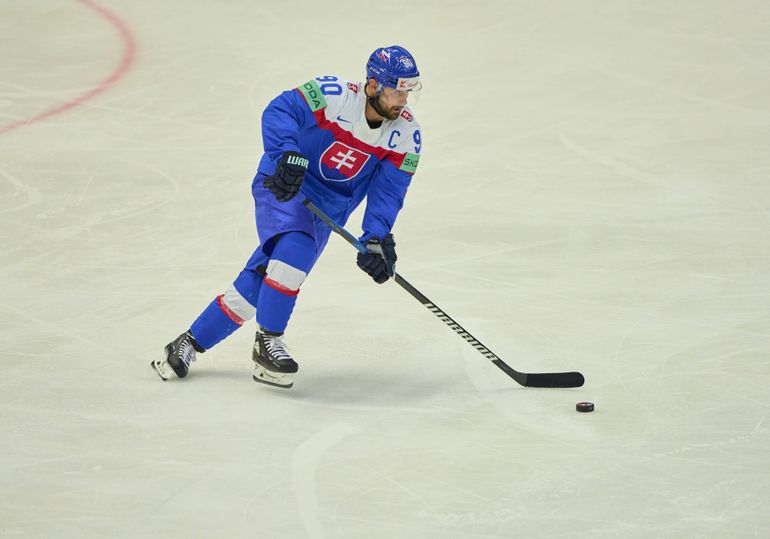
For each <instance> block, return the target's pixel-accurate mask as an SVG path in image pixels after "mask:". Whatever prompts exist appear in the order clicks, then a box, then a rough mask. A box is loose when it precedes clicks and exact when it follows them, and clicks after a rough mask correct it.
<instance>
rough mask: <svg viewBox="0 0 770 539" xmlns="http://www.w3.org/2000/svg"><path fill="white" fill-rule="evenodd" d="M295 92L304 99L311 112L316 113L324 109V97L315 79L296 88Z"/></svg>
mask: <svg viewBox="0 0 770 539" xmlns="http://www.w3.org/2000/svg"><path fill="white" fill-rule="evenodd" d="M297 90H299V93H301V94H302V95H303V96H304V97H305V101H307V104H308V106H309V107H310V110H311V111H313V112H316V111H318V110H321V109H325V108H326V105H327V103H326V97H324V95H323V93H322V92H321V87H320V86H319V84H318V82H316V80H315V79H310V80H309V81H307V82H306V83H305V84H302V85H300V86H298V87H297Z"/></svg>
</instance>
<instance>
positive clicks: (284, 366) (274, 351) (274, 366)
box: [252, 329, 299, 388]
mask: <svg viewBox="0 0 770 539" xmlns="http://www.w3.org/2000/svg"><path fill="white" fill-rule="evenodd" d="M252 359H253V360H254V376H253V378H254V381H256V382H261V383H263V384H269V385H271V386H277V387H284V388H290V387H291V386H293V385H294V375H296V374H297V370H298V369H299V366H298V365H297V363H296V362H295V361H294V360H293V359H292V357H291V356H290V355H289V353H288V352H287V351H286V344H284V342H283V333H281V334H279V335H276V334H271V333H270V332H268V331H265V330H264V329H260V330H259V331H257V339H256V341H255V342H254V352H253V354H252Z"/></svg>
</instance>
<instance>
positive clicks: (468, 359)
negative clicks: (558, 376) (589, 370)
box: [458, 319, 598, 441]
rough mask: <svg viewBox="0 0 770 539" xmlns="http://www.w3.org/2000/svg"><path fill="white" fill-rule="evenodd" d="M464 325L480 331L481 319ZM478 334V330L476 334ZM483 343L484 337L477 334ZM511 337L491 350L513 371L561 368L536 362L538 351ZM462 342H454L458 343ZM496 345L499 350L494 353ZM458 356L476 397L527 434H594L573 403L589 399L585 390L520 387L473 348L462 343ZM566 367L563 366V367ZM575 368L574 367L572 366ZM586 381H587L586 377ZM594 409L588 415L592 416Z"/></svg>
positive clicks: (591, 437) (582, 436)
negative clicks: (518, 342)
mask: <svg viewBox="0 0 770 539" xmlns="http://www.w3.org/2000/svg"><path fill="white" fill-rule="evenodd" d="M467 322H468V326H469V327H473V328H476V329H477V330H479V332H481V330H483V325H484V324H483V321H481V320H478V319H476V320H474V319H468V321H467ZM480 334H481V333H480ZM479 338H480V339H481V340H482V342H484V343H485V344H486V343H487V341H488V340H490V339H486V338H485V337H479ZM514 339H515V337H512V336H509V337H508V340H507V341H506V342H505V343H504V344H505V346H504V347H502V348H500V347H499V346H498V347H497V348H495V345H494V344H491V345H490V346H492V350H495V351H496V352H495V353H497V354H501V355H500V357H501V358H503V361H506V362H507V363H508V364H509V365H511V366H512V367H513V368H515V369H517V370H522V371H526V372H546V371H550V370H559V369H562V368H563V367H562V366H559V367H553V366H547V365H546V364H545V363H543V365H542V367H536V366H535V365H538V353H537V352H536V351H534V350H530V349H527V348H526V347H523V346H517V345H516V343H515V342H512V341H513V340H514ZM461 344H462V343H460V344H458V346H460V345H461ZM498 348H500V351H499V352H498V351H497V350H498ZM460 352H461V357H462V359H463V361H464V362H465V374H466V376H467V377H468V380H469V381H470V382H471V384H472V385H473V387H474V388H475V389H476V390H477V391H478V396H479V398H481V399H482V400H483V401H485V402H486V403H487V404H489V405H490V406H491V407H492V408H494V409H495V410H496V411H497V412H498V413H499V414H500V415H501V416H503V417H505V418H506V419H507V420H508V421H509V422H510V423H513V424H515V425H517V426H518V427H520V428H521V429H522V430H525V431H528V432H530V433H535V434H540V435H544V436H555V437H558V438H561V439H564V440H568V441H576V440H581V441H589V440H594V439H596V437H597V432H596V429H595V428H594V427H593V426H592V424H591V422H590V421H586V420H585V419H586V416H585V414H577V413H575V402H578V401H582V400H589V401H592V402H593V397H590V398H589V395H590V393H589V392H587V391H586V390H585V389H581V388H576V389H555V388H530V387H521V386H519V385H518V384H517V383H516V382H515V381H513V380H511V379H510V378H508V377H507V376H505V374H504V373H501V372H500V371H499V370H498V369H497V368H496V367H495V366H494V365H491V364H490V361H489V360H487V359H486V358H484V357H483V356H482V355H481V354H479V353H478V352H477V351H476V350H474V349H473V348H469V347H468V346H463V348H462V350H460ZM565 369H566V368H565ZM575 369H576V370H579V369H578V366H577V365H575ZM588 382H589V383H590V380H588ZM594 415H598V413H597V412H595V413H594V414H592V417H590V419H593V416H594Z"/></svg>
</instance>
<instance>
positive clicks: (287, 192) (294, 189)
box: [265, 152, 308, 202]
mask: <svg viewBox="0 0 770 539" xmlns="http://www.w3.org/2000/svg"><path fill="white" fill-rule="evenodd" d="M307 165H308V160H307V159H306V158H305V157H304V156H303V155H302V154H300V153H297V152H283V156H282V157H281V160H280V161H279V162H278V166H277V167H276V169H275V174H273V175H272V176H268V177H267V178H265V187H267V188H268V189H270V191H271V192H272V193H273V194H274V195H275V198H276V200H278V202H286V201H287V200H291V199H292V198H294V197H295V196H296V194H297V193H299V188H300V187H302V180H304V179H305V171H306V170H307Z"/></svg>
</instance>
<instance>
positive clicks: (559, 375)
mask: <svg viewBox="0 0 770 539" xmlns="http://www.w3.org/2000/svg"><path fill="white" fill-rule="evenodd" d="M302 204H304V205H305V206H306V207H307V208H308V209H309V210H310V211H311V212H313V213H314V214H315V215H317V216H318V218H319V219H321V220H322V221H323V222H324V223H326V224H327V225H329V226H330V227H331V229H332V230H333V231H334V232H336V233H337V234H339V235H340V236H342V237H343V238H345V240H346V241H347V242H348V243H349V244H351V245H352V246H353V247H355V248H356V249H357V250H358V251H359V252H361V253H366V252H367V249H366V247H365V246H364V245H363V244H362V243H361V242H360V241H358V239H356V237H355V236H353V234H351V233H350V232H348V231H347V230H345V229H344V228H342V227H341V226H340V225H338V224H337V223H335V222H334V221H332V220H331V219H330V218H329V217H328V216H327V215H326V214H325V213H324V212H323V211H321V209H319V208H318V206H316V205H315V204H313V203H312V202H311V201H310V200H308V199H307V198H306V199H305V201H304V202H303V203H302ZM393 278H394V279H395V281H396V282H397V283H398V284H399V286H401V288H403V289H404V290H406V291H407V292H409V293H410V294H411V295H412V297H414V298H415V299H416V300H417V301H419V302H420V303H422V304H423V305H424V306H425V307H427V308H428V310H429V311H430V312H432V313H433V314H435V315H436V316H437V317H438V318H439V319H440V320H441V321H442V322H444V323H445V324H446V325H447V326H449V327H450V328H451V329H453V330H454V331H455V333H457V334H458V335H459V336H460V337H462V338H463V339H465V340H466V341H467V342H468V343H469V344H470V345H471V346H473V347H474V348H475V349H476V350H478V351H479V352H480V353H481V355H483V356H484V357H485V358H487V359H488V360H490V361H491V362H492V363H494V364H495V365H496V366H497V367H498V368H499V369H500V370H501V371H503V372H504V373H505V374H507V375H508V376H510V377H511V378H513V379H514V380H516V381H517V382H518V383H519V384H521V385H523V386H526V387H580V386H582V385H583V383H584V382H585V379H584V378H583V375H582V374H580V373H579V372H538V373H526V372H519V371H517V370H516V369H514V368H512V367H511V366H509V365H508V364H507V363H506V362H505V361H503V360H502V359H500V358H499V357H497V355H495V353H494V352H492V351H491V350H490V349H489V348H487V347H486V346H484V345H483V344H481V342H479V340H478V339H477V338H476V337H474V336H473V335H471V334H470V333H468V332H467V331H466V330H465V328H463V327H462V326H461V325H460V324H458V323H457V322H455V321H454V320H453V319H452V317H450V316H449V315H448V314H446V313H445V312H444V311H442V310H441V309H440V308H439V307H438V306H437V305H436V304H435V303H433V302H432V301H431V300H429V299H428V298H427V297H425V295H424V294H423V293H422V292H420V291H419V290H417V289H416V288H415V287H414V286H412V285H411V284H409V282H408V281H407V280H406V279H404V278H403V277H401V275H399V274H398V273H396V274H395V275H394V277H393Z"/></svg>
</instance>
